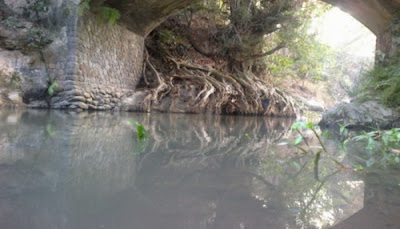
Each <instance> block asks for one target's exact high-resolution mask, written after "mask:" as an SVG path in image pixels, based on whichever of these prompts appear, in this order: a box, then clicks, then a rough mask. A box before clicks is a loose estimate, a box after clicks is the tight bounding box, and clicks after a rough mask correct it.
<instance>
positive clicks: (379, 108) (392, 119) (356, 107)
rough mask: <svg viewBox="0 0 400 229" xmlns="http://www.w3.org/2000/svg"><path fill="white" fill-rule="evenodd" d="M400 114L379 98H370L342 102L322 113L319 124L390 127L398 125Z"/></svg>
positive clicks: (330, 126)
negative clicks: (382, 102)
mask: <svg viewBox="0 0 400 229" xmlns="http://www.w3.org/2000/svg"><path fill="white" fill-rule="evenodd" d="M399 123H400V114H399V113H398V112H396V111H395V110H393V109H391V108H387V107H385V106H384V105H382V104H381V103H380V102H379V101H377V100H368V101H365V102H361V103H356V102H350V103H340V104H338V105H336V106H335V107H334V108H332V109H330V110H328V111H326V112H325V113H324V114H323V115H322V120H321V121H320V123H319V125H320V126H321V127H323V128H324V127H325V128H334V127H337V126H339V124H341V125H347V126H348V127H349V128H359V129H371V128H380V129H389V128H392V127H396V125H397V127H398V125H399Z"/></svg>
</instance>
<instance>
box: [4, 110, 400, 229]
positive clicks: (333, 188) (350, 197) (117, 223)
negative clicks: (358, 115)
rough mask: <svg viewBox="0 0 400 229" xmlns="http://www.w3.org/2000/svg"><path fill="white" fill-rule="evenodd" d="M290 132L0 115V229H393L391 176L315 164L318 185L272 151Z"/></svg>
mask: <svg viewBox="0 0 400 229" xmlns="http://www.w3.org/2000/svg"><path fill="white" fill-rule="evenodd" d="M129 120H132V121H138V122H139V123H141V124H143V126H145V128H146V129H147V130H148V132H149V136H148V138H147V139H144V140H138V139H137V133H136V127H135V126H133V125H132V124H131V123H130V122H129ZM293 121H294V120H290V119H277V118H274V119H272V118H265V117H240V116H211V115H180V114H136V113H121V114H119V113H117V114H112V113H105V112H104V113H74V112H67V111H40V110H27V111H26V110H25V111H21V110H14V111H10V110H0V228H1V229H3V228H4V229H19V228H21V229H25V228H27V229H28V228H29V229H81V228H82V229H83V228H84V229H89V228H110V229H125V228H126V229H128V228H129V229H131V228H134V229H236V228H237V229H262V228H268V229H269V228H272V229H280V228H288V229H291V228H400V221H399V218H400V217H399V216H400V178H399V174H400V172H399V171H398V170H397V171H393V170H384V171H380V172H376V171H375V172H374V171H371V172H362V173H361V172H351V171H344V170H337V168H336V167H335V166H333V165H332V163H331V162H330V160H328V159H324V158H322V159H321V161H320V169H319V181H318V180H316V179H315V170H314V169H313V168H314V163H313V158H312V157H309V156H306V155H302V154H300V153H298V152H296V150H295V149H293V148H291V147H289V146H278V145H277V144H278V143H279V142H281V141H283V139H285V138H287V137H288V136H290V134H291V133H290V126H291V125H292V123H293ZM327 147H328V148H329V149H330V150H332V152H335V153H332V155H331V156H333V157H336V158H339V159H340V160H341V161H342V162H344V163H351V158H350V157H348V156H346V155H344V154H341V153H339V152H338V151H337V150H335V147H336V146H335V144H334V143H327Z"/></svg>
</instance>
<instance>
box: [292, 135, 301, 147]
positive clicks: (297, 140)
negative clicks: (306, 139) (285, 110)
mask: <svg viewBox="0 0 400 229" xmlns="http://www.w3.org/2000/svg"><path fill="white" fill-rule="evenodd" d="M301 141H303V137H302V136H299V137H297V138H296V140H295V141H294V142H293V145H295V146H296V145H298V144H300V142H301Z"/></svg>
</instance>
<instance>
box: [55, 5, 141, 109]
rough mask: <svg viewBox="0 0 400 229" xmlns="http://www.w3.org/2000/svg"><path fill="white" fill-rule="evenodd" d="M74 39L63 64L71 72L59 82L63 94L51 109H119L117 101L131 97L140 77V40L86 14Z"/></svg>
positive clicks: (130, 33)
mask: <svg viewBox="0 0 400 229" xmlns="http://www.w3.org/2000/svg"><path fill="white" fill-rule="evenodd" d="M71 30H72V31H74V29H72V28H71ZM74 35H75V36H74V37H73V38H72V39H74V40H73V41H70V42H71V43H72V44H73V45H74V47H72V49H73V50H74V54H73V56H71V57H70V59H69V60H70V63H68V64H67V67H72V69H73V70H72V71H70V69H67V72H65V74H64V77H63V78H60V79H61V84H62V86H61V88H62V89H63V91H60V93H59V96H56V97H54V98H53V99H52V103H51V104H52V107H54V108H69V109H75V108H80V109H84V110H87V109H91V110H110V109H119V107H120V105H121V103H120V99H121V98H122V97H124V96H129V95H131V94H132V93H133V91H134V89H135V86H136V84H137V81H138V79H139V77H140V75H141V69H142V60H143V48H144V37H142V36H139V35H136V34H135V33H133V32H130V31H129V30H127V29H125V28H123V27H121V26H119V25H114V26H110V25H108V24H107V23H104V22H101V21H99V20H98V19H97V18H96V17H95V16H94V15H91V14H89V13H85V15H84V16H82V17H80V18H79V20H78V22H77V24H76V31H75V34H74Z"/></svg>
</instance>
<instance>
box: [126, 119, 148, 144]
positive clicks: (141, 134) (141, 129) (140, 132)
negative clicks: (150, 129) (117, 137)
mask: <svg viewBox="0 0 400 229" xmlns="http://www.w3.org/2000/svg"><path fill="white" fill-rule="evenodd" d="M129 122H130V123H132V124H133V125H135V126H136V130H137V137H138V139H139V140H141V139H144V138H147V131H146V129H145V128H144V126H143V125H142V124H140V123H138V122H136V121H132V120H129Z"/></svg>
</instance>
